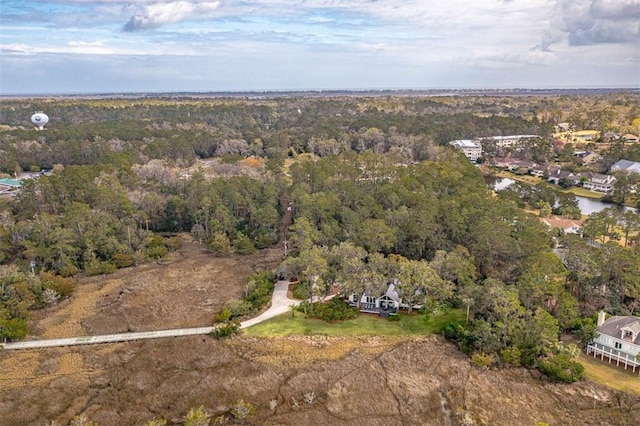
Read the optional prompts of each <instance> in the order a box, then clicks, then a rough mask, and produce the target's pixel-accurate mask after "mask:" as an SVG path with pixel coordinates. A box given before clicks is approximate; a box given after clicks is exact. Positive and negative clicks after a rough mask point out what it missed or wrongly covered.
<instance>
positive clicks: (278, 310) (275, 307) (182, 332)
mask: <svg viewBox="0 0 640 426" xmlns="http://www.w3.org/2000/svg"><path fill="white" fill-rule="evenodd" d="M288 289H289V282H288V281H278V282H277V283H276V286H275V289H274V290H273V295H272V296H271V307H270V308H269V309H267V310H266V311H264V312H263V313H262V314H260V315H258V316H257V317H255V318H252V319H249V320H247V321H243V322H241V323H240V328H247V327H251V326H252V325H255V324H258V323H260V322H262V321H266V320H268V319H270V318H273V317H275V316H278V315H280V314H283V313H285V312H287V311H288V310H289V309H290V307H291V305H297V304H298V303H300V302H299V301H296V300H292V299H289V298H288V297H287V290H288ZM212 330H213V327H212V326H211V327H194V328H176V329H171V330H156V331H139V332H130V333H116V334H103V335H98V336H81V337H69V338H65V339H51V340H28V341H22V342H11V343H4V344H2V343H0V348H4V349H6V350H17V349H36V348H55V347H61V346H76V345H93V344H97V343H114V342H129V341H132V340H143V339H161V338H166V337H180V336H193V335H198V334H209V333H211V331H212Z"/></svg>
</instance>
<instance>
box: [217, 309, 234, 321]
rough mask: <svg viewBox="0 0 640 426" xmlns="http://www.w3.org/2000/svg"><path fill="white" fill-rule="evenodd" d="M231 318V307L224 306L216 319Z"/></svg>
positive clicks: (226, 319)
mask: <svg viewBox="0 0 640 426" xmlns="http://www.w3.org/2000/svg"><path fill="white" fill-rule="evenodd" d="M230 318H231V309H229V308H223V309H222V310H221V311H220V313H219V314H218V315H217V317H216V319H217V320H218V321H220V322H225V321H228V320H229V319H230Z"/></svg>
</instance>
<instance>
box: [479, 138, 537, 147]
mask: <svg viewBox="0 0 640 426" xmlns="http://www.w3.org/2000/svg"><path fill="white" fill-rule="evenodd" d="M528 139H540V136H538V135H510V136H491V137H488V138H482V139H481V140H482V141H494V142H495V143H496V147H498V148H511V147H517V146H520V144H521V143H522V142H523V141H525V140H528Z"/></svg>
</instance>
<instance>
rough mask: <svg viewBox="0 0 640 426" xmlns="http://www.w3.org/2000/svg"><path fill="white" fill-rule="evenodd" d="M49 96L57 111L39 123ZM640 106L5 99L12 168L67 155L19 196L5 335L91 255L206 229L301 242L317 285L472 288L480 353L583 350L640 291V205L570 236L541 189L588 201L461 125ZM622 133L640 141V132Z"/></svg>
mask: <svg viewBox="0 0 640 426" xmlns="http://www.w3.org/2000/svg"><path fill="white" fill-rule="evenodd" d="M34 110H44V111H45V112H46V113H47V114H48V115H49V116H50V118H51V122H50V123H49V125H48V126H47V130H45V131H43V132H38V131H36V130H34V129H32V128H30V127H29V126H27V125H26V124H25V123H26V122H27V121H28V118H29V117H30V115H31V114H32V113H33V111H34ZM638 116H640V111H638V98H637V96H632V95H627V94H615V95H603V96H598V97H584V98H578V97H576V98H571V97H558V98H552V97H531V98H517V97H510V98H497V97H474V98H471V97H443V98H435V97H433V98H419V97H416V98H411V97H406V98H394V97H379V98H374V97H372V98H360V97H353V98H319V99H309V98H304V97H300V98H290V99H288V98H285V99H277V100H268V99H267V100H228V99H226V100H225V99H218V100H193V99H158V100H134V99H128V100H5V101H3V102H2V103H0V121H1V123H2V125H3V127H2V129H0V154H1V155H0V171H2V172H4V173H7V174H8V175H9V176H11V175H13V173H14V172H18V171H21V170H30V171H40V170H42V169H46V170H48V169H51V170H52V173H46V174H43V175H40V176H39V177H37V178H36V179H28V180H25V181H23V187H22V188H21V190H20V191H19V193H18V195H17V196H15V197H11V198H1V199H0V283H1V286H2V287H1V288H0V337H1V338H3V339H8V340H13V339H20V338H23V337H24V336H25V335H26V333H27V323H26V318H27V317H28V314H29V311H30V310H31V309H36V308H38V307H42V306H45V305H48V304H53V303H57V301H59V300H60V299H61V298H65V297H69V296H70V295H71V294H72V293H73V288H74V286H75V284H74V283H75V281H74V277H76V276H78V274H85V275H95V274H108V273H111V272H113V271H115V270H116V269H117V268H123V267H128V266H132V265H135V264H139V263H142V262H146V261H149V260H150V259H158V258H162V257H164V256H166V255H167V253H168V252H170V251H171V250H175V249H177V248H178V247H179V243H180V239H179V238H176V237H175V234H176V233H182V232H189V233H191V234H192V236H193V237H194V238H195V239H196V240H198V241H200V242H201V243H202V244H203V245H204V246H206V247H207V248H208V249H209V250H210V251H211V252H212V253H214V254H216V255H220V256H226V255H230V254H234V253H235V254H238V255H242V254H247V253H252V252H254V251H255V250H257V249H261V248H266V247H271V246H274V245H276V244H278V245H280V246H283V247H286V250H287V254H288V257H287V258H286V259H285V260H284V262H283V264H282V266H281V268H280V273H281V274H284V275H286V276H296V277H299V278H301V279H303V280H305V281H308V282H310V283H312V284H313V285H310V286H309V288H310V294H317V295H323V294H325V293H326V292H328V291H329V289H330V288H338V289H339V290H340V291H341V292H342V293H343V294H352V293H357V294H364V293H365V292H366V293H375V292H376V291H378V292H380V291H382V289H383V288H384V286H385V285H386V284H387V283H388V282H389V280H391V279H393V278H395V279H396V280H397V282H398V287H399V291H400V293H401V295H402V297H403V298H404V300H406V301H411V302H412V303H411V305H413V304H416V305H422V306H423V309H425V310H427V311H437V310H439V309H442V308H443V307H446V306H456V307H463V308H465V310H466V312H467V318H466V319H465V321H464V322H461V323H456V324H451V325H450V327H448V328H447V336H448V337H449V338H451V339H454V340H455V341H457V342H458V343H459V345H460V347H461V348H462V349H463V350H465V351H466V352H469V353H474V354H476V355H475V356H476V357H478V359H482V357H488V359H500V360H501V362H506V363H511V364H517V365H519V364H525V365H538V366H540V368H542V369H545V368H546V369H549V370H550V371H555V370H554V369H556V370H557V369H560V370H563V371H566V370H567V369H569V370H571V369H572V368H574V367H575V366H572V365H571V364H569V363H570V358H571V356H573V355H575V349H574V348H572V347H570V346H564V345H562V344H560V343H559V337H560V333H561V332H563V331H565V332H568V331H572V332H574V333H576V334H577V335H578V336H579V337H580V338H581V339H582V340H583V341H587V340H588V339H589V338H591V337H592V336H593V331H594V327H593V321H592V320H591V318H592V316H593V315H594V313H596V312H597V310H599V309H602V308H605V309H607V310H608V311H609V312H615V313H620V314H629V313H633V312H634V310H635V309H636V307H637V306H636V305H637V301H638V300H639V298H640V244H638V238H637V233H638V230H639V229H640V221H638V220H637V216H638V214H637V213H632V214H630V215H628V217H625V218H624V221H622V223H624V226H622V227H619V226H618V225H617V224H618V223H620V218H619V217H617V216H616V214H615V213H614V211H613V210H611V211H605V213H601V214H599V215H594V216H593V217H591V218H589V219H588V220H587V222H586V225H585V239H581V238H569V237H562V238H561V244H562V250H560V251H558V250H556V252H554V248H555V242H554V239H553V237H556V235H554V234H553V233H552V232H550V231H549V230H548V229H547V228H546V227H545V226H544V225H543V224H541V222H540V221H539V220H538V218H537V217H536V216H534V215H531V214H528V213H526V212H525V210H524V209H523V208H522V207H524V205H525V204H524V203H525V202H526V203H527V205H533V206H534V207H535V206H536V203H538V204H540V203H541V202H544V203H546V204H547V205H549V206H554V205H556V204H557V205H558V208H562V209H565V210H566V214H567V215H569V216H570V215H572V214H573V215H575V209H576V205H575V200H572V199H571V198H567V197H560V196H558V195H557V194H555V193H554V192H553V191H551V192H549V190H548V189H545V188H537V189H536V188H529V189H525V188H520V190H518V189H517V188H516V189H512V190H509V191H502V192H500V193H498V194H497V195H496V194H494V193H493V192H492V191H491V190H490V188H489V186H488V185H487V183H486V182H485V180H484V178H483V176H482V174H481V173H480V171H479V169H478V168H477V167H474V165H472V164H470V163H469V161H468V160H467V159H466V158H465V157H464V156H462V155H461V154H460V153H458V152H456V151H454V150H453V149H452V148H450V147H449V146H448V142H449V141H450V140H453V139H464V138H473V137H481V136H495V135H508V134H538V135H540V136H542V140H543V141H547V142H548V144H549V149H550V147H551V134H552V132H553V128H554V124H556V123H557V122H559V121H561V120H572V122H574V123H576V122H578V120H580V121H579V123H578V125H580V126H581V127H585V128H587V127H592V128H598V129H602V130H606V129H608V128H613V127H615V128H616V129H618V130H620V129H626V128H628V127H629V126H632V123H633V120H634V119H635V118H637V117H638ZM625 126H627V127H625ZM608 152H609V153H610V155H611V156H616V157H618V156H624V158H627V159H631V160H634V159H636V160H640V150H639V149H638V148H637V147H634V146H624V145H616V144H612V146H611V147H610V148H609V151H608ZM621 234H624V235H623V236H624V244H620V243H619V242H618V241H616V240H617V239H620V237H621ZM616 236H617V238H614V237H616ZM567 365H569V367H567Z"/></svg>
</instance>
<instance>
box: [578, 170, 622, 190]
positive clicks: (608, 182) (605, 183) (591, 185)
mask: <svg viewBox="0 0 640 426" xmlns="http://www.w3.org/2000/svg"><path fill="white" fill-rule="evenodd" d="M581 176H582V177H584V178H586V179H587V180H586V181H585V182H583V184H582V186H583V187H584V188H586V189H590V190H592V191H596V192H603V193H605V194H607V193H609V192H612V191H613V188H614V186H615V184H616V182H617V181H618V179H616V178H615V176H611V175H603V174H600V173H582V174H581Z"/></svg>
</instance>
